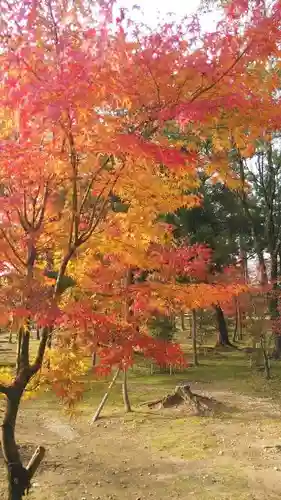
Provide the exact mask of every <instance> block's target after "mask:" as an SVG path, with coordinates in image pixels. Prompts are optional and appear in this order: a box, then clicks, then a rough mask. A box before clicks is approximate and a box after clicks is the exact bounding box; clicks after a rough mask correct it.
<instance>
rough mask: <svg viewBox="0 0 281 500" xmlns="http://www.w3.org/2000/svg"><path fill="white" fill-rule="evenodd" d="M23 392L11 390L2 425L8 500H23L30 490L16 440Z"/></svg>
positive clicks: (27, 476)
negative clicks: (16, 426) (16, 428)
mask: <svg viewBox="0 0 281 500" xmlns="http://www.w3.org/2000/svg"><path fill="white" fill-rule="evenodd" d="M22 393H23V390H22V389H21V388H11V390H10V392H9V395H8V396H7V402H6V411H5V415H4V420H3V425H2V450H3V456H4V461H5V464H6V467H7V471H8V483H9V491H8V500H22V498H23V496H24V494H25V492H27V491H28V489H29V481H30V478H29V472H28V471H27V469H25V468H24V467H23V465H22V463H21V459H20V455H19V451H18V447H17V445H16V440H15V425H16V419H17V414H18V409H19V404H20V400H21V396H22Z"/></svg>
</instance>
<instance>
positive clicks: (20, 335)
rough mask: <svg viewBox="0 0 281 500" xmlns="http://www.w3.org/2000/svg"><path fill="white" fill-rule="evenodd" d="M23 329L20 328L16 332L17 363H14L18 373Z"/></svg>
mask: <svg viewBox="0 0 281 500" xmlns="http://www.w3.org/2000/svg"><path fill="white" fill-rule="evenodd" d="M22 338H23V331H22V328H20V329H19V332H18V347H17V363H16V373H17V374H18V373H19V369H20V357H21V347H22Z"/></svg>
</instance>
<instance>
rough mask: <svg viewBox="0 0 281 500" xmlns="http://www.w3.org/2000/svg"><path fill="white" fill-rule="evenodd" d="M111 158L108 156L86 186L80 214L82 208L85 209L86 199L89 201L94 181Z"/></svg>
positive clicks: (80, 211)
mask: <svg viewBox="0 0 281 500" xmlns="http://www.w3.org/2000/svg"><path fill="white" fill-rule="evenodd" d="M109 160H110V157H109V158H107V160H106V161H105V162H104V164H103V165H102V166H101V167H100V168H99V169H98V170H97V172H95V173H94V174H93V176H92V178H91V179H90V181H89V184H88V186H87V188H86V190H85V193H84V195H83V198H82V201H81V205H80V209H79V213H80V214H81V213H82V210H83V208H84V205H85V203H86V201H87V198H88V196H89V193H90V190H91V188H92V186H93V184H94V182H95V180H96V178H97V177H98V175H99V174H100V173H101V172H102V170H103V169H104V168H105V167H106V165H107V164H108V162H109Z"/></svg>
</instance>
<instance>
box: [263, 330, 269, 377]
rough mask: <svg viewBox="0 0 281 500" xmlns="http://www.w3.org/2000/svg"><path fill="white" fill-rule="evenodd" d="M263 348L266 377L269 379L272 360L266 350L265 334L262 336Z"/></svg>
mask: <svg viewBox="0 0 281 500" xmlns="http://www.w3.org/2000/svg"><path fill="white" fill-rule="evenodd" d="M261 349H262V354H263V360H264V373H265V378H266V379H267V380H269V379H270V378H271V373H270V362H269V358H268V354H267V350H266V341H265V338H264V336H262V337H261Z"/></svg>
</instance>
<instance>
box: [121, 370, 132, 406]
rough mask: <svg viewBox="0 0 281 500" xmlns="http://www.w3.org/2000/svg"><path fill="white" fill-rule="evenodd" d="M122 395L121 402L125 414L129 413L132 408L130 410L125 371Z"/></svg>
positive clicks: (124, 373) (125, 371)
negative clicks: (122, 402)
mask: <svg viewBox="0 0 281 500" xmlns="http://www.w3.org/2000/svg"><path fill="white" fill-rule="evenodd" d="M122 394H123V401H124V408H125V411H126V412H127V413H130V412H131V411H132V408H131V404H130V399H129V392H128V373H127V370H126V369H124V372H123V384H122Z"/></svg>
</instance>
